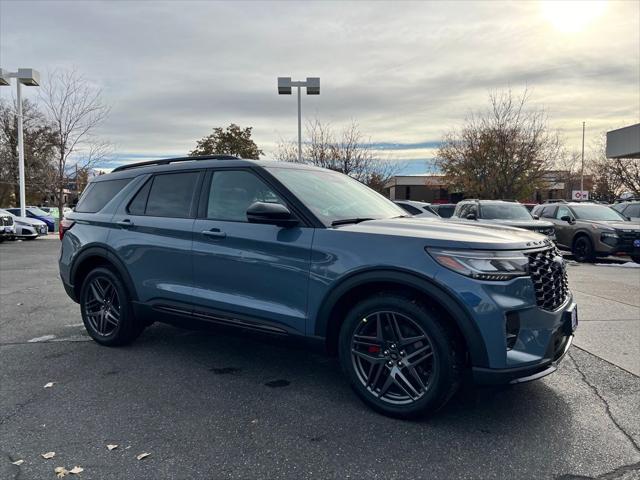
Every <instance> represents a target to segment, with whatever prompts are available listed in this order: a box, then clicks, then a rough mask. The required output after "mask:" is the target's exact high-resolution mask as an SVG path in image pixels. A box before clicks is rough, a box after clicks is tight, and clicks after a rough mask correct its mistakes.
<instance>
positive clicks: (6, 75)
mask: <svg viewBox="0 0 640 480" xmlns="http://www.w3.org/2000/svg"><path fill="white" fill-rule="evenodd" d="M12 78H15V79H17V82H16V88H17V95H16V96H17V100H18V112H17V117H18V176H19V178H20V216H21V217H26V216H27V213H26V211H25V208H26V193H25V184H24V139H23V132H22V85H27V86H29V87H37V86H38V85H40V74H39V73H38V71H37V70H34V69H32V68H19V69H18V71H17V72H6V71H4V70H2V69H1V68H0V86H10V85H11V79H12Z"/></svg>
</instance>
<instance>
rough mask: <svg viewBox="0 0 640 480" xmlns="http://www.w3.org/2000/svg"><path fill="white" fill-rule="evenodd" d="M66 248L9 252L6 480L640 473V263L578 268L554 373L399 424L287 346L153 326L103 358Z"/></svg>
mask: <svg viewBox="0 0 640 480" xmlns="http://www.w3.org/2000/svg"><path fill="white" fill-rule="evenodd" d="M58 251H59V242H58V241H57V240H56V239H38V240H36V241H33V242H9V243H7V242H5V243H3V244H1V245H0V479H5V478H6V479H41V478H44V479H46V478H56V475H55V472H54V469H55V468H56V467H64V468H66V469H67V470H71V469H72V468H73V467H75V466H79V467H81V468H82V469H83V471H82V472H81V473H79V474H76V475H73V474H69V477H68V478H76V477H77V478H84V479H111V478H113V479H127V478H131V479H134V478H135V479H154V480H156V479H165V478H167V479H169V478H171V479H174V478H175V479H218V478H269V479H271V478H296V479H297V478H321V479H326V478H354V479H360V478H367V479H375V478H384V479H392V478H461V479H466V478H469V479H471V478H473V479H476V478H483V479H484V478H487V479H489V478H518V479H546V478H562V479H586V478H602V479H626V480H628V479H637V478H640V378H639V377H638V374H639V372H638V363H637V362H638V358H639V355H638V346H639V344H640V342H639V340H638V339H640V337H639V336H638V335H639V333H640V324H639V322H640V315H639V311H640V310H639V309H640V305H639V303H638V300H639V299H638V298H637V297H638V295H637V292H638V291H639V290H638V288H637V285H638V282H640V269H632V268H624V267H619V266H593V265H570V267H569V268H570V269H569V276H570V285H571V287H572V288H573V290H574V291H575V293H576V297H577V299H578V305H579V308H580V315H581V323H580V327H579V331H578V334H577V336H576V344H575V345H574V347H572V349H571V350H570V354H569V356H568V357H567V358H566V359H565V361H564V362H563V363H562V365H561V367H560V369H559V370H558V371H557V372H556V373H555V374H553V375H550V376H548V377H546V378H544V379H542V380H540V381H537V382H532V383H528V384H523V385H518V386H514V387H501V388H482V389H478V388H472V387H470V386H467V387H465V388H464V389H463V390H462V391H461V392H460V393H459V394H457V395H456V396H455V397H454V398H453V399H452V401H451V402H450V403H449V404H448V406H447V407H445V408H444V409H443V410H442V411H441V412H439V413H438V414H436V415H434V416H432V417H430V418H427V419H425V420H421V421H400V420H394V419H390V418H386V417H384V416H381V415H379V414H376V413H374V412H373V411H371V410H369V409H368V408H366V407H365V406H364V405H363V404H362V403H361V402H360V401H359V400H358V399H357V397H356V396H355V395H354V394H353V393H352V392H351V390H350V389H349V386H348V385H347V383H346V381H345V379H344V378H343V376H342V375H341V373H340V369H339V367H338V364H337V361H336V360H335V359H334V358H330V357H326V356H325V355H323V354H321V353H319V352H314V351H309V350H308V349H307V348H305V347H302V346H299V345H292V344H291V342H287V341H283V340H277V339H272V338H269V337H265V336H258V335H255V334H251V335H250V334H247V333H242V332H230V331H227V330H213V331H207V332H202V331H199V332H191V331H187V330H181V329H177V328H173V327H169V326H165V325H154V326H152V327H150V328H149V329H147V331H145V333H144V334H143V335H142V336H141V337H140V339H139V340H138V341H137V342H135V343H134V344H133V345H130V346H127V347H123V348H105V347H101V346H99V345H97V344H96V343H94V342H93V341H91V340H90V339H89V338H88V337H87V336H86V335H85V333H84V329H83V327H82V324H81V318H80V313H79V308H78V306H77V305H76V304H74V303H73V302H72V301H71V300H69V299H68V297H67V296H66V295H65V293H64V291H63V289H62V286H61V284H60V281H59V278H58V272H57V265H56V261H57V255H58ZM49 383H52V384H53V385H52V386H47V387H46V388H45V386H46V385H48V384H49ZM107 445H117V448H114V449H112V450H109V449H108V448H107ZM46 452H55V456H54V457H53V458H50V459H45V458H43V457H42V456H41V454H44V453H46ZM142 453H149V454H150V455H148V456H146V458H143V459H141V460H138V459H137V458H136V457H137V455H139V454H142ZM20 460H23V462H22V463H21V464H20V465H14V464H13V463H12V462H18V463H20V462H19V461H20Z"/></svg>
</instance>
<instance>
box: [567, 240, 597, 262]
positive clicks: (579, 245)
mask: <svg viewBox="0 0 640 480" xmlns="http://www.w3.org/2000/svg"><path fill="white" fill-rule="evenodd" d="M572 253H573V257H574V258H575V259H576V261H578V262H592V261H593V260H594V258H595V254H594V252H593V244H592V243H591V240H589V238H588V237H585V236H584V235H581V236H579V237H578V238H576V239H575V240H574V242H573V249H572Z"/></svg>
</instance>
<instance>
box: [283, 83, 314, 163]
mask: <svg viewBox="0 0 640 480" xmlns="http://www.w3.org/2000/svg"><path fill="white" fill-rule="evenodd" d="M291 87H296V88H297V89H298V162H302V105H301V98H300V93H301V92H300V89H301V88H302V87H307V95H320V78H319V77H307V80H306V81H291V77H278V95H291Z"/></svg>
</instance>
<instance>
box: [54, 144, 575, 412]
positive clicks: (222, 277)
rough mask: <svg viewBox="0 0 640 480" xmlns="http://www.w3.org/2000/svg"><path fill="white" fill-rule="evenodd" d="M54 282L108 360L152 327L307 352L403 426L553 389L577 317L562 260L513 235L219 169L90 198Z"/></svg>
mask: <svg viewBox="0 0 640 480" xmlns="http://www.w3.org/2000/svg"><path fill="white" fill-rule="evenodd" d="M63 230H64V231H63V232H62V234H61V235H63V236H62V249H61V254H60V261H59V266H60V276H61V278H62V282H63V284H64V287H65V289H66V291H67V293H68V294H69V296H70V297H71V298H72V299H73V300H75V301H76V302H78V303H79V304H80V309H81V312H82V319H83V321H84V324H85V326H86V329H87V331H88V333H89V335H90V336H91V337H92V338H93V339H94V340H95V341H96V342H98V343H100V344H102V345H107V346H115V345H123V344H126V343H129V342H131V341H133V340H134V339H135V338H137V337H138V336H139V335H140V334H141V333H142V331H143V330H144V328H145V327H146V326H148V325H150V324H151V323H153V322H154V321H162V322H168V323H172V324H175V325H182V326H187V325H192V324H193V322H196V321H197V322H202V323H205V324H223V325H227V326H235V327H240V328H242V329H249V330H256V331H261V332H267V333H269V334H275V335H288V336H298V337H306V338H307V339H310V340H313V341H318V342H321V343H323V344H324V345H325V346H326V348H327V349H328V351H329V352H330V353H332V354H337V355H338V356H339V359H340V363H341V365H342V367H343V369H344V372H345V374H346V376H347V377H348V379H349V381H350V383H351V385H352V386H353V388H354V390H355V392H356V393H357V394H358V395H359V396H360V397H361V398H362V399H363V400H364V401H365V402H366V403H367V404H368V405H370V406H371V407H373V408H374V409H376V410H378V411H380V412H382V413H385V414H387V415H391V416H396V417H405V418H406V417H415V416H418V415H422V414H425V413H427V412H432V411H434V410H436V409H438V408H439V407H441V406H442V405H444V403H445V402H446V401H447V400H448V399H449V398H450V397H451V395H453V393H454V392H455V391H456V389H457V387H458V386H459V384H460V383H461V381H462V380H463V379H464V378H465V377H466V376H469V375H470V376H471V377H472V378H473V380H475V381H476V382H478V383H519V382H524V381H528V380H534V379H537V378H541V377H543V376H545V375H547V374H549V373H551V372H553V371H555V369H556V367H557V364H558V362H559V361H560V360H561V359H562V358H563V356H564V355H565V353H566V352H567V350H568V349H569V346H570V345H571V341H572V338H573V332H574V330H575V328H576V325H577V309H576V306H575V303H574V302H573V297H572V295H571V292H570V291H569V289H568V286H567V274H566V271H565V265H564V262H563V260H562V257H561V256H560V255H559V254H558V251H557V250H556V248H555V246H554V245H553V244H552V243H551V242H550V241H549V240H548V239H547V238H546V237H544V236H542V235H538V234H536V233H532V232H528V231H525V230H520V229H513V228H505V229H502V228H500V227H498V226H490V227H488V226H482V225H466V224H464V225H463V224H459V223H452V222H445V221H441V220H430V221H428V220H422V219H419V218H411V217H408V216H407V214H406V213H405V212H404V211H403V210H402V209H401V208H400V207H398V206H397V205H395V204H394V203H393V202H391V201H390V200H387V199H386V198H384V197H382V196H381V195H379V194H378V193H376V192H374V191H372V190H370V189H369V188H368V187H366V186H364V185H362V184H360V183H359V182H357V181H355V180H353V179H351V178H349V177H348V176H345V175H342V174H340V173H336V172H332V171H328V170H324V169H320V168H314V167H310V166H305V165H299V164H292V163H277V162H262V161H252V160H243V159H237V158H234V157H228V156H213V157H195V158H178V159H170V160H160V161H155V162H143V163H139V164H133V165H128V166H124V167H119V168H117V169H115V170H114V171H113V172H112V173H110V174H108V175H101V176H99V177H96V178H95V179H93V180H92V182H91V183H90V184H89V185H88V186H87V188H86V190H85V192H84V193H83V195H82V197H81V199H80V201H79V203H78V205H77V206H76V209H75V211H74V212H73V213H71V214H69V215H68V216H67V217H66V220H65V225H64V229H63Z"/></svg>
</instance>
